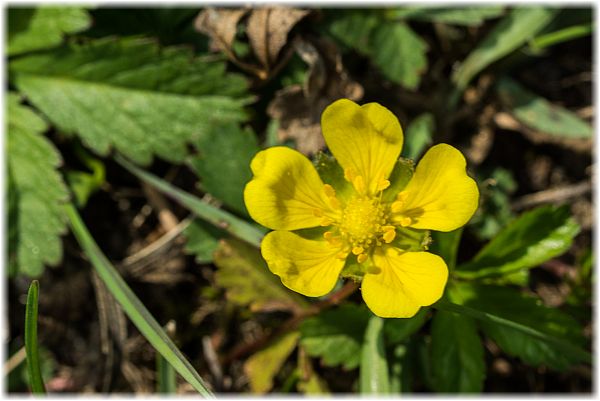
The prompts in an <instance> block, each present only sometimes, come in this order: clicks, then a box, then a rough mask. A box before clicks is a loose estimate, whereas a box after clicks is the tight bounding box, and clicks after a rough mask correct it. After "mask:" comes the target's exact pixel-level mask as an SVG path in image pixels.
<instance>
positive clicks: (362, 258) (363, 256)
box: [356, 253, 368, 263]
mask: <svg viewBox="0 0 600 401" xmlns="http://www.w3.org/2000/svg"><path fill="white" fill-rule="evenodd" d="M367 258H368V256H367V254H366V253H361V254H360V255H358V256H357V257H356V260H357V261H358V263H363V262H364V261H365V260H367Z"/></svg>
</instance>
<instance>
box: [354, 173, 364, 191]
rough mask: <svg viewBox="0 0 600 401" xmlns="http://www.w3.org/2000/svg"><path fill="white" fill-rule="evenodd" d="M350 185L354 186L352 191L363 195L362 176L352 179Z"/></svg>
mask: <svg viewBox="0 0 600 401" xmlns="http://www.w3.org/2000/svg"><path fill="white" fill-rule="evenodd" d="M352 185H354V189H356V192H358V193H359V194H364V193H365V179H364V178H363V176H362V175H359V176H356V177H354V179H353V180H352Z"/></svg>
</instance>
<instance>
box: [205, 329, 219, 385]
mask: <svg viewBox="0 0 600 401" xmlns="http://www.w3.org/2000/svg"><path fill="white" fill-rule="evenodd" d="M202 350H203V351H204V356H205V357H206V362H208V368H209V369H210V372H211V373H212V375H213V377H214V378H215V384H216V390H217V391H218V390H219V389H222V388H223V370H222V369H221V364H220V363H219V357H218V356H217V352H216V351H215V347H214V346H213V344H212V340H211V338H210V337H209V336H204V337H202Z"/></svg>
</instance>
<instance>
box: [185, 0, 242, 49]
mask: <svg viewBox="0 0 600 401" xmlns="http://www.w3.org/2000/svg"><path fill="white" fill-rule="evenodd" d="M248 11H249V10H247V9H230V8H222V9H215V8H207V9H205V10H204V11H202V12H201V13H200V15H198V17H197V18H196V21H195V22H194V27H195V28H196V30H197V31H198V32H202V33H204V34H206V35H208V36H210V38H211V43H210V47H211V49H212V50H223V51H225V52H231V53H233V51H232V49H231V47H232V46H233V41H234V39H235V34H236V32H237V24H238V22H239V21H240V19H242V17H243V16H244V15H246V13H247V12H248Z"/></svg>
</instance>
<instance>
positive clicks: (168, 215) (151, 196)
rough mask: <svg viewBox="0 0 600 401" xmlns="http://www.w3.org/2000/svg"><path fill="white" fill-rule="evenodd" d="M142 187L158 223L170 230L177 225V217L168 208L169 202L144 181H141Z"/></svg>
mask: <svg viewBox="0 0 600 401" xmlns="http://www.w3.org/2000/svg"><path fill="white" fill-rule="evenodd" d="M142 188H143V189H144V193H145V194H146V197H147V198H148V203H149V204H150V206H152V208H153V209H154V210H156V214H157V216H158V220H159V221H160V225H161V226H162V227H163V228H164V230H165V231H167V232H168V231H171V230H172V229H173V228H175V227H176V226H177V224H178V223H179V219H177V217H176V216H175V215H174V214H173V212H171V210H170V209H169V204H168V203H167V201H166V200H165V198H164V197H163V195H162V194H161V193H160V192H158V191H157V190H156V189H154V188H153V187H152V186H151V185H150V184H147V183H145V182H142Z"/></svg>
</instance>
